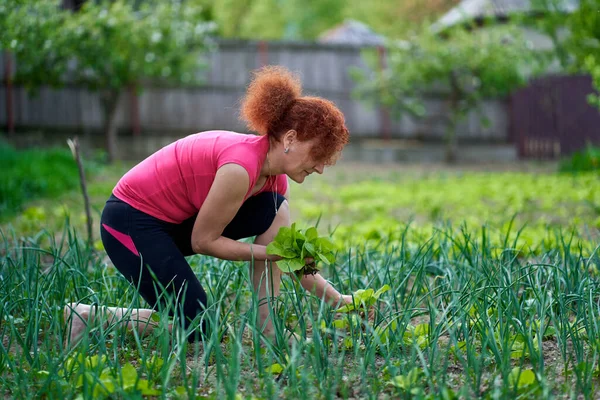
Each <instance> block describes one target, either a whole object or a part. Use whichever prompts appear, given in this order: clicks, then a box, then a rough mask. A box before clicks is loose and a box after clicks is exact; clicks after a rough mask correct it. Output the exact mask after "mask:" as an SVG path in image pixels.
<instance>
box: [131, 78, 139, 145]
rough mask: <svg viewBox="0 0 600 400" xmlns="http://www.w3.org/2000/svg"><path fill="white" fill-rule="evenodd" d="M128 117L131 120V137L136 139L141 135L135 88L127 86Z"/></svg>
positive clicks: (134, 86)
mask: <svg viewBox="0 0 600 400" xmlns="http://www.w3.org/2000/svg"><path fill="white" fill-rule="evenodd" d="M129 115H130V119H131V130H132V132H133V136H135V137H138V136H140V133H141V128H140V107H139V102H138V94H137V86H136V85H135V84H131V85H129Z"/></svg>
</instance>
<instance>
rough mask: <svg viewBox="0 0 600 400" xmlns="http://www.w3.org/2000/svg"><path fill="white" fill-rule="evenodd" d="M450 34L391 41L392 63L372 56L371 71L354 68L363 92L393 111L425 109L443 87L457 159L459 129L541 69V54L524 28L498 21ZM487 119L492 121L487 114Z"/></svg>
mask: <svg viewBox="0 0 600 400" xmlns="http://www.w3.org/2000/svg"><path fill="white" fill-rule="evenodd" d="M449 35H450V36H449V37H447V38H441V37H438V36H435V35H433V34H432V33H431V32H430V31H429V30H428V29H424V30H422V31H421V33H420V35H419V36H418V37H416V38H415V39H414V40H413V41H411V42H405V43H402V44H390V45H389V46H388V49H387V51H388V55H389V56H388V60H387V64H388V66H387V68H386V69H384V70H380V68H379V67H378V65H377V64H376V63H377V61H376V60H373V59H370V60H367V61H368V63H369V65H370V66H371V70H372V71H373V72H371V73H365V72H364V71H362V70H358V69H354V70H353V76H354V77H355V79H356V80H357V95H358V96H359V97H362V98H364V99H366V100H370V101H373V100H375V101H377V102H378V103H379V104H381V105H383V106H384V107H388V108H389V109H390V110H391V111H392V113H393V115H395V116H396V117H401V116H403V115H406V114H411V115H414V116H417V117H422V116H424V115H425V112H426V110H425V108H424V106H423V104H422V99H423V96H424V95H425V94H426V93H427V92H431V90H432V89H433V88H438V89H440V88H441V90H443V91H444V92H445V93H446V94H447V95H448V99H449V109H450V113H449V115H448V116H447V119H448V121H447V122H448V129H447V132H446V135H445V141H446V160H447V161H448V162H453V161H455V160H456V146H457V139H456V129H457V125H458V123H459V122H460V121H461V120H463V119H464V118H465V117H466V116H467V115H468V113H469V112H470V111H476V110H478V109H479V106H480V104H481V102H482V101H483V100H484V99H486V98H493V97H502V96H506V95H508V94H509V93H510V92H511V91H512V90H514V89H515V88H517V87H519V86H521V85H523V84H524V83H525V82H526V79H527V77H528V76H531V75H532V74H535V73H537V72H538V70H539V65H538V60H537V58H536V57H535V55H534V53H533V52H532V51H531V50H530V49H529V47H528V46H527V43H526V41H525V40H523V39H522V38H521V37H520V36H519V34H518V31H516V30H515V29H512V28H511V27H494V28H490V29H487V30H482V31H474V32H469V31H466V30H464V29H455V30H453V31H452V32H451V33H450V34H449ZM482 122H484V123H485V122H486V120H485V118H483V117H482Z"/></svg>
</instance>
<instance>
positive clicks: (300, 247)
mask: <svg viewBox="0 0 600 400" xmlns="http://www.w3.org/2000/svg"><path fill="white" fill-rule="evenodd" d="M334 250H335V246H334V244H333V242H332V241H331V240H330V239H329V238H327V237H319V234H318V232H317V228H315V227H310V228H308V229H306V230H305V231H301V230H299V229H296V224H295V223H294V224H292V226H291V227H287V226H283V227H281V228H280V229H279V232H277V235H276V236H275V239H274V240H273V242H271V243H269V245H268V246H267V254H271V255H277V256H280V257H282V258H283V259H282V260H280V261H278V262H277V266H278V267H279V268H280V269H281V270H282V271H283V272H286V273H290V272H294V273H296V275H298V276H302V275H314V274H316V273H317V272H319V270H320V268H319V267H318V263H319V262H322V263H324V264H325V265H330V264H332V263H334V262H335V253H334ZM306 258H312V259H313V260H314V262H313V263H311V264H306V261H305V259H306Z"/></svg>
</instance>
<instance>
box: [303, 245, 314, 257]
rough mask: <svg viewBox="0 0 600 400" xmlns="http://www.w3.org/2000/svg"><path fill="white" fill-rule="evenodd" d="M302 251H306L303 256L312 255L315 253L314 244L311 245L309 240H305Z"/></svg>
mask: <svg viewBox="0 0 600 400" xmlns="http://www.w3.org/2000/svg"><path fill="white" fill-rule="evenodd" d="M303 249H304V251H306V253H307V254H305V256H310V257H312V256H313V255H314V254H315V246H314V245H312V244H311V243H309V242H305V243H304V247H303Z"/></svg>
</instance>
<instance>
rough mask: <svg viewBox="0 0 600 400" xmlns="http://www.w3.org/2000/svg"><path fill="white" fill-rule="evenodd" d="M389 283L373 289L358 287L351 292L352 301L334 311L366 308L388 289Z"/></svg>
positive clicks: (343, 311)
mask: <svg viewBox="0 0 600 400" xmlns="http://www.w3.org/2000/svg"><path fill="white" fill-rule="evenodd" d="M390 289H391V287H390V285H383V286H382V287H381V288H380V289H379V290H377V291H375V290H373V289H360V290H357V291H356V292H354V293H352V303H350V304H346V305H345V306H343V307H340V308H338V309H337V310H336V311H337V312H340V313H347V312H350V311H354V310H359V309H361V308H368V307H370V306H372V305H374V304H375V303H377V301H378V300H379V297H380V296H381V295H382V294H384V293H385V292H387V291H388V290H390Z"/></svg>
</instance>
